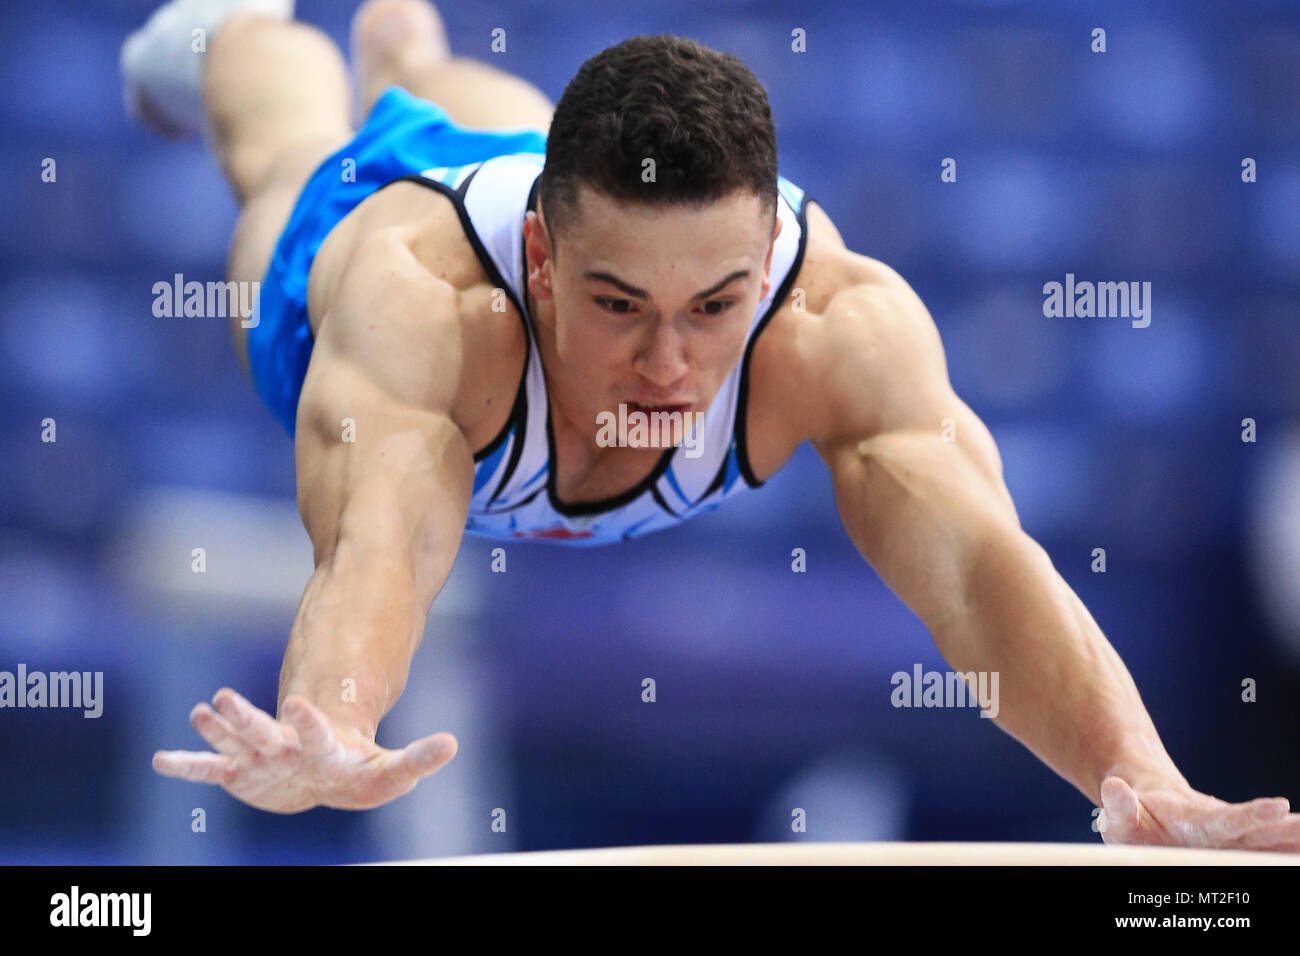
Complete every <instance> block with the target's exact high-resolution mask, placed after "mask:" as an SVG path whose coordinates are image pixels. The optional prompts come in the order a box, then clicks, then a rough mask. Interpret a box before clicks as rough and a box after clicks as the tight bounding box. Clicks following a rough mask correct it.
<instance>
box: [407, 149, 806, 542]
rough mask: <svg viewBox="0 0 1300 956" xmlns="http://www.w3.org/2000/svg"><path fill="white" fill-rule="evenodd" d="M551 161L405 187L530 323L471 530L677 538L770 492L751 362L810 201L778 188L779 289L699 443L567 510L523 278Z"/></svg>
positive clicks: (790, 268) (787, 280)
mask: <svg viewBox="0 0 1300 956" xmlns="http://www.w3.org/2000/svg"><path fill="white" fill-rule="evenodd" d="M544 159H545V157H544V156H542V155H541V154H537V153H513V154H510V155H506V156H497V157H495V158H493V159H489V160H486V161H484V162H481V163H471V164H469V165H466V166H454V167H439V168H436V169H426V170H424V171H423V172H421V173H420V174H419V175H418V176H409V177H406V179H408V180H411V181H415V182H419V183H421V184H423V185H426V186H431V187H433V188H435V189H438V190H439V191H440V192H442V193H444V194H445V195H447V196H448V197H449V198H450V199H451V200H452V201H453V202H454V203H455V204H456V209H457V212H458V213H459V214H460V220H461V224H462V225H463V226H464V228H465V234H466V236H467V237H468V238H469V241H470V244H471V245H472V246H473V248H474V251H475V252H476V253H477V254H478V258H479V261H480V262H481V263H482V265H483V268H484V269H485V270H486V271H487V273H488V275H489V276H490V277H491V279H492V281H493V283H495V284H496V286H497V287H498V288H501V289H504V290H505V292H506V295H508V296H509V297H510V300H511V302H512V303H513V305H514V307H515V308H516V309H517V310H518V312H519V315H520V316H521V317H522V318H523V322H524V331H525V333H526V334H527V338H528V357H527V359H526V361H525V363H524V373H523V377H522V380H521V381H520V383H519V389H518V392H517V393H516V397H515V404H514V409H513V411H512V412H511V414H510V420H509V421H508V422H506V424H505V426H504V427H503V428H502V429H501V431H500V433H499V434H498V435H497V436H496V437H495V438H494V439H493V440H492V441H491V442H490V443H489V444H488V446H487V447H486V448H483V449H481V450H479V451H477V452H476V453H475V454H474V493H473V497H472V498H471V499H470V506H469V517H468V519H467V520H466V522H465V530H466V531H467V532H469V533H471V534H478V535H484V536H487V537H491V538H502V539H506V540H519V539H533V540H545V541H555V542H559V543H562V544H570V545H597V544H610V543H612V542H615V541H621V540H624V539H627V538H635V537H640V536H641V535H644V534H649V533H650V532H652V531H659V530H661V529H663V528H670V527H672V526H674V525H677V524H680V523H681V522H683V521H685V520H687V519H688V518H693V517H695V516H696V515H700V514H704V513H705V512H708V511H712V510H713V509H714V508H716V507H718V505H719V504H721V503H722V501H723V500H724V499H726V498H728V497H730V496H731V495H734V494H738V493H740V492H742V491H747V490H749V489H751V488H759V487H761V486H762V484H763V482H761V481H759V480H758V479H757V478H756V477H755V475H754V473H753V470H752V469H751V468H750V464H749V458H748V455H747V451H746V448H745V404H746V399H747V395H748V389H749V362H750V356H751V355H752V354H753V350H754V343H755V340H756V339H757V337H758V335H759V333H760V332H762V330H763V327H764V326H765V325H766V324H767V322H768V321H769V320H770V319H771V318H772V315H773V314H774V313H775V312H776V309H777V307H778V306H779V305H780V303H781V302H783V301H784V300H785V297H786V294H787V293H788V292H789V290H790V286H791V285H792V284H793V283H794V280H795V277H796V276H797V275H798V273H799V266H800V264H801V263H802V261H803V255H804V247H805V244H806V242H807V232H808V229H807V219H806V201H805V195H804V191H803V190H802V189H800V188H799V187H798V186H795V185H794V184H793V183H791V182H789V181H788V180H786V179H785V178H784V177H781V178H780V179H779V184H778V185H779V188H778V193H779V197H778V200H777V215H779V216H780V217H781V223H782V224H781V234H780V235H779V236H777V239H776V246H775V248H774V249H773V251H772V271H771V289H770V290H769V292H768V294H767V296H766V297H765V298H763V300H762V301H760V302H759V303H758V308H757V309H756V310H755V312H754V315H753V317H752V319H751V320H750V326H749V334H748V337H747V339H746V343H745V351H744V356H743V358H742V359H741V361H740V362H738V363H737V365H736V367H735V368H734V369H732V371H731V374H730V375H728V376H727V379H726V381H724V382H723V383H722V387H721V388H720V389H719V390H718V394H717V395H716V396H715V397H714V399H713V402H712V404H711V405H710V406H709V408H708V410H707V411H706V412H705V414H704V418H703V420H702V421H701V422H700V424H699V426H698V427H697V428H696V429H695V432H694V437H693V439H692V441H693V443H694V446H695V450H696V451H697V452H699V454H697V456H696V457H690V456H689V455H688V454H687V452H688V451H689V449H688V448H687V447H686V446H685V444H681V445H678V446H677V447H669V448H665V449H664V453H663V455H662V456H661V457H660V459H659V462H658V463H657V464H656V466H655V468H654V470H653V471H652V472H651V473H650V475H649V476H648V477H647V478H646V479H645V480H643V481H641V482H640V483H639V484H637V485H636V487H634V488H630V489H628V490H627V491H625V492H623V493H622V494H619V495H615V496H614V497H612V498H606V499H604V500H602V501H594V502H586V501H584V502H562V501H560V500H559V497H558V496H557V494H556V490H555V472H554V469H553V468H552V467H551V462H552V460H553V459H554V457H555V445H554V438H553V435H552V431H551V420H550V403H549V402H548V401H547V395H546V380H545V377H544V375H543V372H542V363H541V358H540V355H539V353H538V350H537V339H536V334H535V332H534V329H533V324H532V323H533V320H532V316H531V315H529V313H528V306H527V296H526V295H525V281H524V280H525V271H524V263H525V260H524V230H523V227H524V215H525V213H526V212H527V211H528V210H529V209H535V208H536V198H537V191H538V187H539V184H540V178H539V177H540V174H541V171H542V164H543V161H544Z"/></svg>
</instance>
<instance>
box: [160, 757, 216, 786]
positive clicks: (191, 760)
mask: <svg viewBox="0 0 1300 956" xmlns="http://www.w3.org/2000/svg"><path fill="white" fill-rule="evenodd" d="M153 768H154V770H156V771H158V772H159V773H160V774H162V775H163V776H164V777H180V778H181V779H182V780H189V781H191V782H193V783H215V784H226V783H229V782H230V781H231V780H232V779H234V776H235V762H234V760H233V759H232V758H231V757H228V756H226V755H225V754H214V753H194V752H191V751H188V750H159V751H158V752H157V753H155V754H154V755H153Z"/></svg>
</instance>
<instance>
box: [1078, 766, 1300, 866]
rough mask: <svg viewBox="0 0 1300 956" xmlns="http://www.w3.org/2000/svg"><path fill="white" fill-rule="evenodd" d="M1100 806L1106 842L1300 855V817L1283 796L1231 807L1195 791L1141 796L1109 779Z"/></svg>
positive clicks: (1100, 825)
mask: <svg viewBox="0 0 1300 956" xmlns="http://www.w3.org/2000/svg"><path fill="white" fill-rule="evenodd" d="M1101 804H1102V812H1101V814H1100V822H1099V823H1098V828H1099V829H1100V831H1101V838H1102V840H1103V841H1105V842H1106V843H1139V844H1154V845H1160V846H1195V847H1208V848H1213V849H1222V850H1276V851H1281V852H1284V853H1300V813H1291V812H1289V811H1290V809H1291V804H1290V803H1289V802H1288V801H1287V799H1286V798H1285V797H1260V798H1259V799H1258V800H1251V801H1249V802H1247V803H1228V802H1226V801H1224V800H1219V799H1217V798H1215V797H1211V796H1209V795H1208V794H1204V793H1199V792H1198V791H1196V790H1193V789H1192V788H1191V787H1181V788H1172V787H1171V788H1169V789H1150V790H1146V789H1144V790H1142V791H1137V790H1134V789H1133V788H1132V787H1130V786H1129V785H1128V783H1127V782H1126V781H1125V780H1124V779H1123V778H1122V777H1107V778H1106V779H1105V780H1103V781H1102V782H1101Z"/></svg>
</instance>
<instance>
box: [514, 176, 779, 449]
mask: <svg viewBox="0 0 1300 956" xmlns="http://www.w3.org/2000/svg"><path fill="white" fill-rule="evenodd" d="M780 231H781V222H780V219H779V218H775V217H773V215H772V212H771V207H770V206H769V207H768V208H767V209H764V207H763V203H762V201H761V200H760V199H759V197H758V196H756V195H754V194H752V193H748V192H735V193H732V194H731V195H729V196H726V197H724V198H723V199H720V200H717V201H715V202H713V203H710V204H707V205H704V206H702V207H699V208H694V207H691V206H672V205H669V206H651V205H646V204H642V203H628V202H619V201H617V200H614V199H611V198H609V197H608V196H605V195H604V194H602V193H598V192H596V191H594V190H591V189H588V188H586V187H583V188H582V189H581V191H580V192H579V203H578V215H577V216H576V217H575V221H574V222H573V224H572V226H570V228H569V229H568V230H567V231H566V232H565V234H564V235H563V236H562V237H561V238H560V239H559V240H558V242H557V243H556V244H555V245H552V240H551V239H550V237H549V236H548V235H547V233H546V229H545V210H544V209H543V210H542V216H541V218H540V220H539V219H538V217H537V216H536V214H535V213H529V215H528V229H527V235H528V269H529V291H530V292H532V294H533V297H534V299H536V300H537V310H536V312H537V314H536V316H535V318H536V319H537V322H538V325H539V326H540V327H542V329H543V335H542V338H543V339H544V340H547V341H549V342H552V343H553V348H554V354H553V355H552V356H549V357H548V358H549V359H550V360H551V361H558V363H559V365H560V370H561V371H562V373H563V378H564V381H563V382H561V383H557V384H558V387H556V385H553V384H552V383H551V382H550V381H549V380H548V388H552V389H553V390H554V391H556V392H558V394H557V395H556V398H557V399H558V400H559V401H561V402H563V403H564V404H565V406H566V408H567V411H568V413H569V414H570V415H571V416H572V417H574V419H575V420H576V421H582V420H584V419H586V417H587V416H588V415H590V416H595V415H596V414H599V413H600V412H603V411H612V412H615V413H617V411H618V406H619V404H620V403H624V404H626V405H627V406H628V408H627V410H628V411H629V412H631V411H633V410H634V409H635V408H636V406H637V405H648V406H652V407H653V406H660V407H663V406H670V407H671V408H670V409H669V410H673V411H681V412H684V413H689V412H704V411H706V410H707V409H708V407H709V404H710V403H711V402H712V400H713V398H714V396H715V395H716V394H717V392H718V390H719V388H721V386H722V383H723V381H724V380H725V379H726V378H727V375H728V374H729V373H730V372H731V370H732V369H733V368H734V367H735V366H736V363H737V362H739V361H740V359H741V355H742V353H743V351H744V347H745V338H746V334H747V333H748V331H749V328H750V324H751V322H752V320H753V318H754V312H755V310H756V309H757V307H758V303H759V301H760V300H761V299H762V298H763V297H764V296H765V295H767V292H768V290H769V288H770V278H769V275H768V273H769V269H770V267H771V264H772V246H773V242H774V240H775V239H776V236H777V235H778V234H779V233H780ZM557 247H558V248H557ZM557 251H558V256H557V255H556V254H555V252H557ZM547 326H549V328H547ZM543 347H544V348H545V347H546V346H545V345H544V346H543ZM592 421H593V422H594V417H593V418H592ZM593 430H594V424H593Z"/></svg>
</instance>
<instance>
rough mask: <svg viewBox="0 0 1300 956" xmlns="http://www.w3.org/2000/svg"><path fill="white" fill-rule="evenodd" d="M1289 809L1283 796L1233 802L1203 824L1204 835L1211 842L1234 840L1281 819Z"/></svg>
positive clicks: (1288, 804) (1289, 806) (1287, 802)
mask: <svg viewBox="0 0 1300 956" xmlns="http://www.w3.org/2000/svg"><path fill="white" fill-rule="evenodd" d="M1290 809H1291V804H1290V802H1289V801H1288V800H1287V799H1286V798H1285V797H1260V798H1259V799H1258V800H1251V801H1249V802H1247V803H1237V804H1233V805H1232V806H1230V807H1229V808H1227V809H1226V810H1224V811H1223V813H1222V814H1220V815H1218V816H1214V817H1211V818H1210V819H1209V820H1207V821H1206V822H1205V824H1204V826H1205V832H1206V835H1207V836H1209V837H1210V840H1211V841H1212V842H1215V841H1218V840H1235V839H1236V838H1237V837H1239V836H1242V835H1244V834H1246V833H1250V832H1251V831H1252V830H1257V829H1259V828H1260V827H1261V826H1266V825H1267V824H1269V823H1273V822H1275V821H1277V820H1281V819H1282V818H1284V817H1285V816H1286V815H1287V812H1288V811H1289V810H1290Z"/></svg>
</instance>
